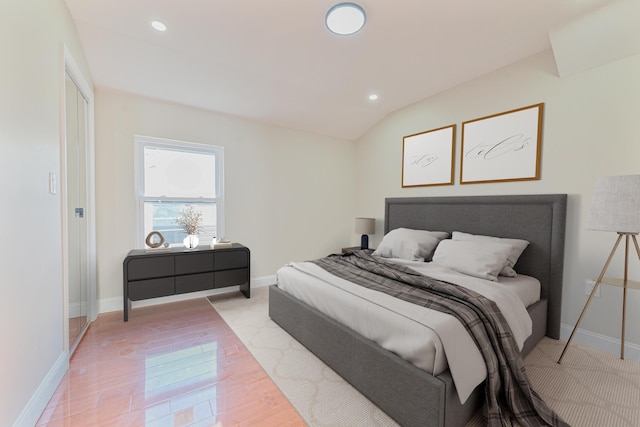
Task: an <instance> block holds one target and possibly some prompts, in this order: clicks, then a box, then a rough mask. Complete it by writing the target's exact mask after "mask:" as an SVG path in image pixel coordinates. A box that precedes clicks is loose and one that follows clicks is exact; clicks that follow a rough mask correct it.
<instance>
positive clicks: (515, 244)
mask: <svg viewBox="0 0 640 427" xmlns="http://www.w3.org/2000/svg"><path fill="white" fill-rule="evenodd" d="M451 238H452V239H453V240H478V241H487V240H488V241H494V242H500V243H506V244H509V245H511V247H512V249H511V253H510V254H509V257H508V258H507V264H506V265H505V266H504V267H503V268H502V271H500V275H501V276H508V277H516V276H517V275H518V274H517V273H516V271H515V270H514V269H513V267H514V266H515V265H516V262H518V258H520V255H522V252H524V250H525V249H526V248H527V246H529V242H528V241H526V240H521V239H505V238H502V237H493V236H482V235H477V234H469V233H463V232H461V231H454V232H453V235H452V236H451Z"/></svg>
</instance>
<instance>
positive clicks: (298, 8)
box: [65, 0, 610, 139]
mask: <svg viewBox="0 0 640 427" xmlns="http://www.w3.org/2000/svg"><path fill="white" fill-rule="evenodd" d="M65 1H66V3H67V5H68V7H69V9H70V11H71V14H72V16H73V18H74V20H75V23H76V26H77V28H78V31H79V34H80V39H81V41H82V44H83V47H84V50H85V54H86V57H87V60H88V63H89V68H90V72H91V77H92V79H93V82H94V84H95V85H96V87H97V88H98V89H115V90H119V91H124V92H128V93H132V94H137V95H142V96H145V97H150V98H154V99H159V100H164V101H170V102H175V103H179V104H184V105H189V106H194V107H198V108H203V109H206V110H211V111H217V112H222V113H228V114H232V115H237V116H240V117H244V118H247V119H251V120H255V121H258V122H263V123H269V124H276V125H281V126H286V127H289V128H293V129H299V130H305V131H310V132H314V133H319V134H323V135H329V136H333V137H336V138H344V139H357V138H358V137H360V136H361V135H362V134H363V133H364V132H366V131H367V130H368V129H369V128H370V127H372V126H373V125H375V124H376V123H377V122H378V121H380V120H381V119H382V118H384V117H385V116H386V115H388V114H389V113H391V112H393V111H395V110H397V109H399V108H402V107H404V106H407V105H410V104H412V103H415V102H417V101H419V100H422V99H425V98H427V97H429V96H432V95H434V94H436V93H438V92H441V91H443V90H446V89H448V88H451V87H454V86H456V85H459V84H461V83H463V82H465V81H468V80H471V79H473V78H476V77H478V76H480V75H483V74H485V73H487V72H490V71H493V70H496V69H498V68H501V67H503V66H505V65H508V64H511V63H514V62H516V61H518V60H520V59H522V58H525V57H528V56H530V55H533V54H535V53H538V52H541V51H543V50H545V49H548V48H549V47H550V44H549V37H548V33H547V31H548V30H549V29H550V28H555V27H558V26H562V25H563V24H565V23H567V22H569V21H571V20H573V19H575V18H576V17H579V16H581V15H583V14H585V13H588V12H589V11H591V10H593V9H595V8H598V7H600V6H602V5H604V4H606V3H610V1H608V0H484V1H477V0H451V1H438V2H436V1H434V0H397V1H391V0H361V1H357V2H358V3H359V4H360V5H361V6H362V7H363V8H364V9H365V11H366V14H367V20H366V25H365V27H364V28H363V29H362V30H361V31H359V32H358V33H356V34H354V35H351V36H337V35H335V34H332V33H330V32H329V31H328V30H327V29H326V27H325V24H324V17H325V15H326V13H327V11H328V10H329V9H330V8H331V6H333V5H334V4H336V3H338V1H337V0H278V1H269V2H268V1H265V0H180V1H178V0H135V1H132V0H65ZM153 20H159V21H162V22H163V23H165V24H166V26H167V30H166V31H165V32H158V31H156V30H154V29H153V28H152V27H151V25H150V23H151V21H153ZM372 93H376V94H377V95H378V96H379V99H378V100H376V101H370V100H369V99H368V96H369V95H370V94H372Z"/></svg>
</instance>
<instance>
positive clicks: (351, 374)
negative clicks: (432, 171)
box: [269, 194, 567, 426]
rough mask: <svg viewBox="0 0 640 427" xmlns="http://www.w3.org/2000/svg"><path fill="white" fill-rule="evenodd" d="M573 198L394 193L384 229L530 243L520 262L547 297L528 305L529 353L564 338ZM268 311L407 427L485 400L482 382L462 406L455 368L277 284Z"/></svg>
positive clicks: (457, 416)
mask: <svg viewBox="0 0 640 427" xmlns="http://www.w3.org/2000/svg"><path fill="white" fill-rule="evenodd" d="M566 200H567V196H566V195H564V194H550V195H517V196H469V197H429V198H423V197H420V198H388V199H386V200H385V226H384V231H385V234H386V233H388V232H389V231H391V230H395V229H399V228H409V229H416V230H440V231H447V232H449V233H452V232H453V231H459V232H465V233H471V234H476V235H488V236H495V237H508V238H517V239H524V240H527V241H529V242H530V244H529V246H528V247H527V249H526V250H525V251H524V252H523V254H522V256H521V257H520V258H519V259H518V262H517V264H516V266H515V269H516V271H518V273H519V274H523V275H527V276H532V277H535V278H537V279H538V280H539V282H540V299H539V300H538V301H537V302H536V303H534V304H532V305H530V306H529V307H527V311H528V313H529V315H530V316H531V320H532V333H531V335H530V336H529V337H528V338H527V339H526V341H525V342H524V346H523V348H522V353H523V354H525V355H526V354H527V353H528V352H529V351H530V350H531V349H532V348H533V347H534V346H535V345H536V343H537V342H538V341H539V340H540V339H541V338H542V337H543V336H545V335H546V336H549V337H551V338H554V339H558V338H559V335H560V309H561V298H562V274H563V257H564V235H565V221H566ZM269 315H270V317H271V318H272V319H273V320H274V321H275V322H276V323H277V324H279V325H280V326H281V327H282V328H283V329H284V330H286V331H287V332H288V333H290V334H291V335H292V336H293V337H294V338H296V339H297V340H298V341H299V342H301V343H302V344H303V345H305V346H306V347H307V348H308V349H309V350H310V351H312V352H313V353H314V354H316V355H317V356H318V357H319V358H320V359H321V360H323V361H324V362H325V363H326V364H327V365H329V366H330V367H331V368H332V369H334V370H335V371H336V372H337V373H338V374H340V375H341V376H342V377H343V378H344V379H345V380H347V381H348V382H349V383H351V384H352V385H353V386H354V387H355V388H357V389H358V390H359V391H360V392H361V393H362V394H363V395H365V396H366V397H367V398H369V399H370V400H371V401H372V402H373V403H375V404H376V405H377V406H378V407H380V408H381V409H382V410H383V411H385V412H386V413H387V414H388V415H389V416H391V417H392V418H393V419H395V420H396V421H397V422H398V423H399V424H401V425H403V426H413V425H415V426H430V425H434V426H436V425H437V426H461V425H464V424H465V422H466V421H467V420H468V419H470V418H471V417H472V416H473V414H474V413H475V412H476V411H477V410H478V408H479V407H480V406H481V405H482V402H483V398H484V389H483V387H481V386H479V387H476V388H475V389H474V390H473V392H472V393H471V394H470V396H469V397H468V398H467V399H466V400H465V401H464V404H461V403H460V399H459V398H458V394H457V391H456V389H455V386H454V381H453V378H452V375H451V372H450V371H448V370H446V371H444V372H442V373H439V374H437V375H431V374H429V373H428V372H426V371H425V370H423V369H420V368H418V367H416V366H415V365H414V364H412V363H409V362H408V361H406V360H404V359H403V358H401V357H400V356H398V355H396V354H395V353H393V352H391V351H388V350H385V349H384V348H382V347H381V346H379V345H378V344H376V343H375V342H373V341H371V340H369V339H367V338H364V337H363V336H362V335H360V334H358V333H356V332H354V331H353V330H352V329H350V328H348V327H345V326H344V325H342V324H341V323H339V322H337V321H335V320H334V319H332V318H331V317H329V316H327V315H325V314H324V313H322V312H321V311H319V310H317V309H315V308H313V307H311V306H310V305H308V304H306V303H305V302H302V301H300V300H298V299H297V298H295V297H293V296H291V295H289V294H288V293H286V292H284V291H283V290H281V289H280V288H279V287H278V286H277V285H276V286H272V287H271V288H270V290H269Z"/></svg>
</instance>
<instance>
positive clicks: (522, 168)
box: [460, 103, 544, 184]
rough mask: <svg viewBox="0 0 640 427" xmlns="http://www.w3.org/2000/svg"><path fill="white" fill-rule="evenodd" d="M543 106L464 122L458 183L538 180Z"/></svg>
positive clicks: (535, 105)
mask: <svg viewBox="0 0 640 427" xmlns="http://www.w3.org/2000/svg"><path fill="white" fill-rule="evenodd" d="M543 107H544V103H540V104H534V105H529V106H527V107H522V108H518V109H515V110H510V111H505V112H503V113H498V114H494V115H491V116H487V117H481V118H479V119H474V120H469V121H466V122H463V123H462V148H461V153H460V184H478V183H486V182H508V181H527V180H539V179H540V152H541V148H542V115H543V109H544V108H543Z"/></svg>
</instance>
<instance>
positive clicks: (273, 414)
mask: <svg viewBox="0 0 640 427" xmlns="http://www.w3.org/2000/svg"><path fill="white" fill-rule="evenodd" d="M238 295H239V298H244V297H243V296H241V295H240V294H238ZM37 425H38V426H83V427H84V426H216V427H229V426H304V425H305V423H304V421H303V420H302V418H300V416H299V415H298V413H297V412H296V410H295V409H294V408H293V407H292V406H291V404H290V403H289V401H288V400H287V399H286V398H285V397H284V395H283V394H282V392H281V391H280V390H279V389H278V388H277V386H276V385H275V384H274V383H273V382H272V381H271V379H270V378H269V376H268V375H267V374H266V373H265V372H264V371H263V369H262V368H261V367H260V365H259V364H258V363H257V362H256V361H255V359H254V358H253V356H252V355H251V354H250V353H249V352H248V350H247V349H246V347H245V346H244V345H243V344H242V343H241V342H240V340H239V339H238V338H237V337H236V335H235V334H234V333H233V332H232V331H231V330H230V329H229V327H228V326H227V324H226V323H225V322H224V321H223V320H222V319H221V318H220V316H219V315H218V313H217V312H216V311H215V310H214V309H213V308H212V307H211V305H210V304H209V303H208V301H207V300H206V299H205V298H199V299H194V300H189V301H182V302H176V303H170V304H163V305H157V306H152V307H142V308H136V309H134V310H133V311H132V312H131V314H130V316H129V322H126V323H125V322H123V321H122V312H113V313H106V314H102V315H100V316H99V317H98V319H96V321H95V322H93V324H92V325H91V326H90V328H89V330H88V331H87V333H86V335H85V337H84V338H83V339H82V342H81V343H80V345H79V346H78V348H77V350H76V352H75V354H74V355H73V357H72V358H71V362H70V367H69V371H68V372H67V374H66V375H65V377H64V379H63V380H62V382H61V384H60V386H59V387H58V389H57V390H56V392H55V394H54V395H53V397H52V398H51V401H50V402H49V404H48V406H47V408H46V409H45V410H44V412H43V413H42V415H41V417H40V420H39V421H38V424H37Z"/></svg>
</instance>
